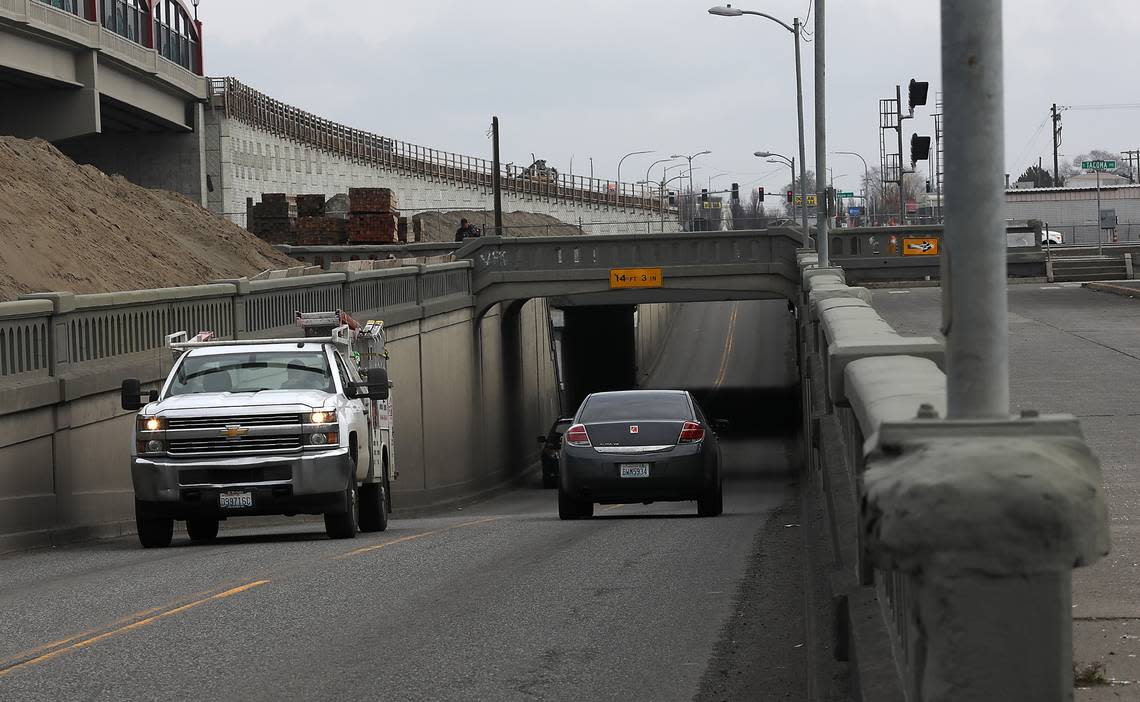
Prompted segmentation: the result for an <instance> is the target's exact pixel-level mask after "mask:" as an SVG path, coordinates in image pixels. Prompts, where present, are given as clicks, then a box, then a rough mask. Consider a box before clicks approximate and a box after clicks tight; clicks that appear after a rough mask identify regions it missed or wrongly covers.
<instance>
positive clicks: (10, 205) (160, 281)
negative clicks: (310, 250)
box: [0, 137, 296, 301]
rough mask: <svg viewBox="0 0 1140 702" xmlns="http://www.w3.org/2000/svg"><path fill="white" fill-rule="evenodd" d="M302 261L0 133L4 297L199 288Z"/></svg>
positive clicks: (201, 212)
mask: <svg viewBox="0 0 1140 702" xmlns="http://www.w3.org/2000/svg"><path fill="white" fill-rule="evenodd" d="M290 265H296V262H295V261H293V260H292V259H290V258H288V257H287V256H284V255H282V254H281V253H279V252H278V251H276V250H275V249H274V248H273V247H271V246H269V245H268V244H266V243H264V242H262V241H261V240H259V239H258V238H257V237H255V236H253V235H251V234H250V233H248V232H247V231H245V230H244V229H242V228H241V227H239V226H237V225H235V224H233V223H231V222H229V221H228V220H225V219H222V218H221V217H218V216H216V215H214V214H212V213H210V212H209V211H207V210H205V209H203V208H202V207H200V206H199V205H197V204H195V203H193V202H191V201H190V200H188V199H186V198H185V197H183V196H181V195H178V194H176V193H171V192H167V191H164V190H148V189H146V188H141V187H139V186H137V185H134V184H132V183H130V182H128V181H127V180H126V179H124V178H122V177H120V176H108V175H106V174H105V173H103V172H101V171H99V170H98V169H96V168H93V167H91V166H79V165H76V164H75V163H74V162H73V161H71V160H70V159H69V158H67V157H66V156H64V155H63V154H61V153H60V152H59V151H58V150H56V148H55V147H54V146H52V145H51V144H49V143H48V142H46V141H43V140H40V139H33V140H31V141H28V140H24V139H16V138H12V137H0V301H4V300H14V299H16V297H17V296H18V295H20V294H23V293H29V292H43V291H71V292H75V293H92V292H114V291H118V290H138V289H145V288H162V287H173V286H180V285H197V284H201V283H206V282H209V281H210V280H211V279H215V278H230V277H240V276H247V275H253V274H256V273H258V272H260V271H263V270H265V269H268V268H284V267H288V266H290Z"/></svg>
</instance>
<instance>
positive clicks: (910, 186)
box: [863, 168, 929, 215]
mask: <svg viewBox="0 0 1140 702" xmlns="http://www.w3.org/2000/svg"><path fill="white" fill-rule="evenodd" d="M863 187H864V188H866V190H867V200H868V201H869V202H868V203H867V204H868V206H869V207H870V208H871V211H872V212H874V213H875V214H876V215H889V214H894V213H897V212H898V211H899V186H898V183H884V182H883V180H882V177H881V171H880V170H879V169H878V168H872V169H871V170H870V172H869V173H868V174H866V175H864V182H863ZM903 196H904V197H905V198H906V201H907V202H910V201H914V202H915V203H917V204H918V206H919V207H922V206H923V205H925V204H926V203H927V201H928V200H929V198H928V197H927V194H926V176H925V175H920V174H918V173H907V174H905V175H904V176H903Z"/></svg>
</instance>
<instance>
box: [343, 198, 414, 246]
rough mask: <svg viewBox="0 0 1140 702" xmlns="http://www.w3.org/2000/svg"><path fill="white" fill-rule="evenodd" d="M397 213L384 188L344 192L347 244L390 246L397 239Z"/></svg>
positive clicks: (393, 201)
mask: <svg viewBox="0 0 1140 702" xmlns="http://www.w3.org/2000/svg"><path fill="white" fill-rule="evenodd" d="M399 223H400V212H399V210H397V209H396V195H395V194H394V193H393V192H392V191H391V190H389V189H388V188H349V189H348V242H349V243H350V244H390V243H394V242H395V241H396V240H397V235H398V232H399ZM405 238H406V235H405Z"/></svg>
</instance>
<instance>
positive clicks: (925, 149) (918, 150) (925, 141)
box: [910, 134, 930, 168]
mask: <svg viewBox="0 0 1140 702" xmlns="http://www.w3.org/2000/svg"><path fill="white" fill-rule="evenodd" d="M929 158H930V137H928V136H919V135H917V134H911V135H910V167H911V168H914V164H916V163H918V162H919V161H925V160H927V159H929Z"/></svg>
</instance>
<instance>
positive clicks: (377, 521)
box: [360, 483, 388, 531]
mask: <svg viewBox="0 0 1140 702" xmlns="http://www.w3.org/2000/svg"><path fill="white" fill-rule="evenodd" d="M386 492H387V491H386V490H384V484H383V483H368V484H367V485H361V486H360V530H361V531H384V530H385V529H387V528H388V504H387V500H386V499H385V493H386Z"/></svg>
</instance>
